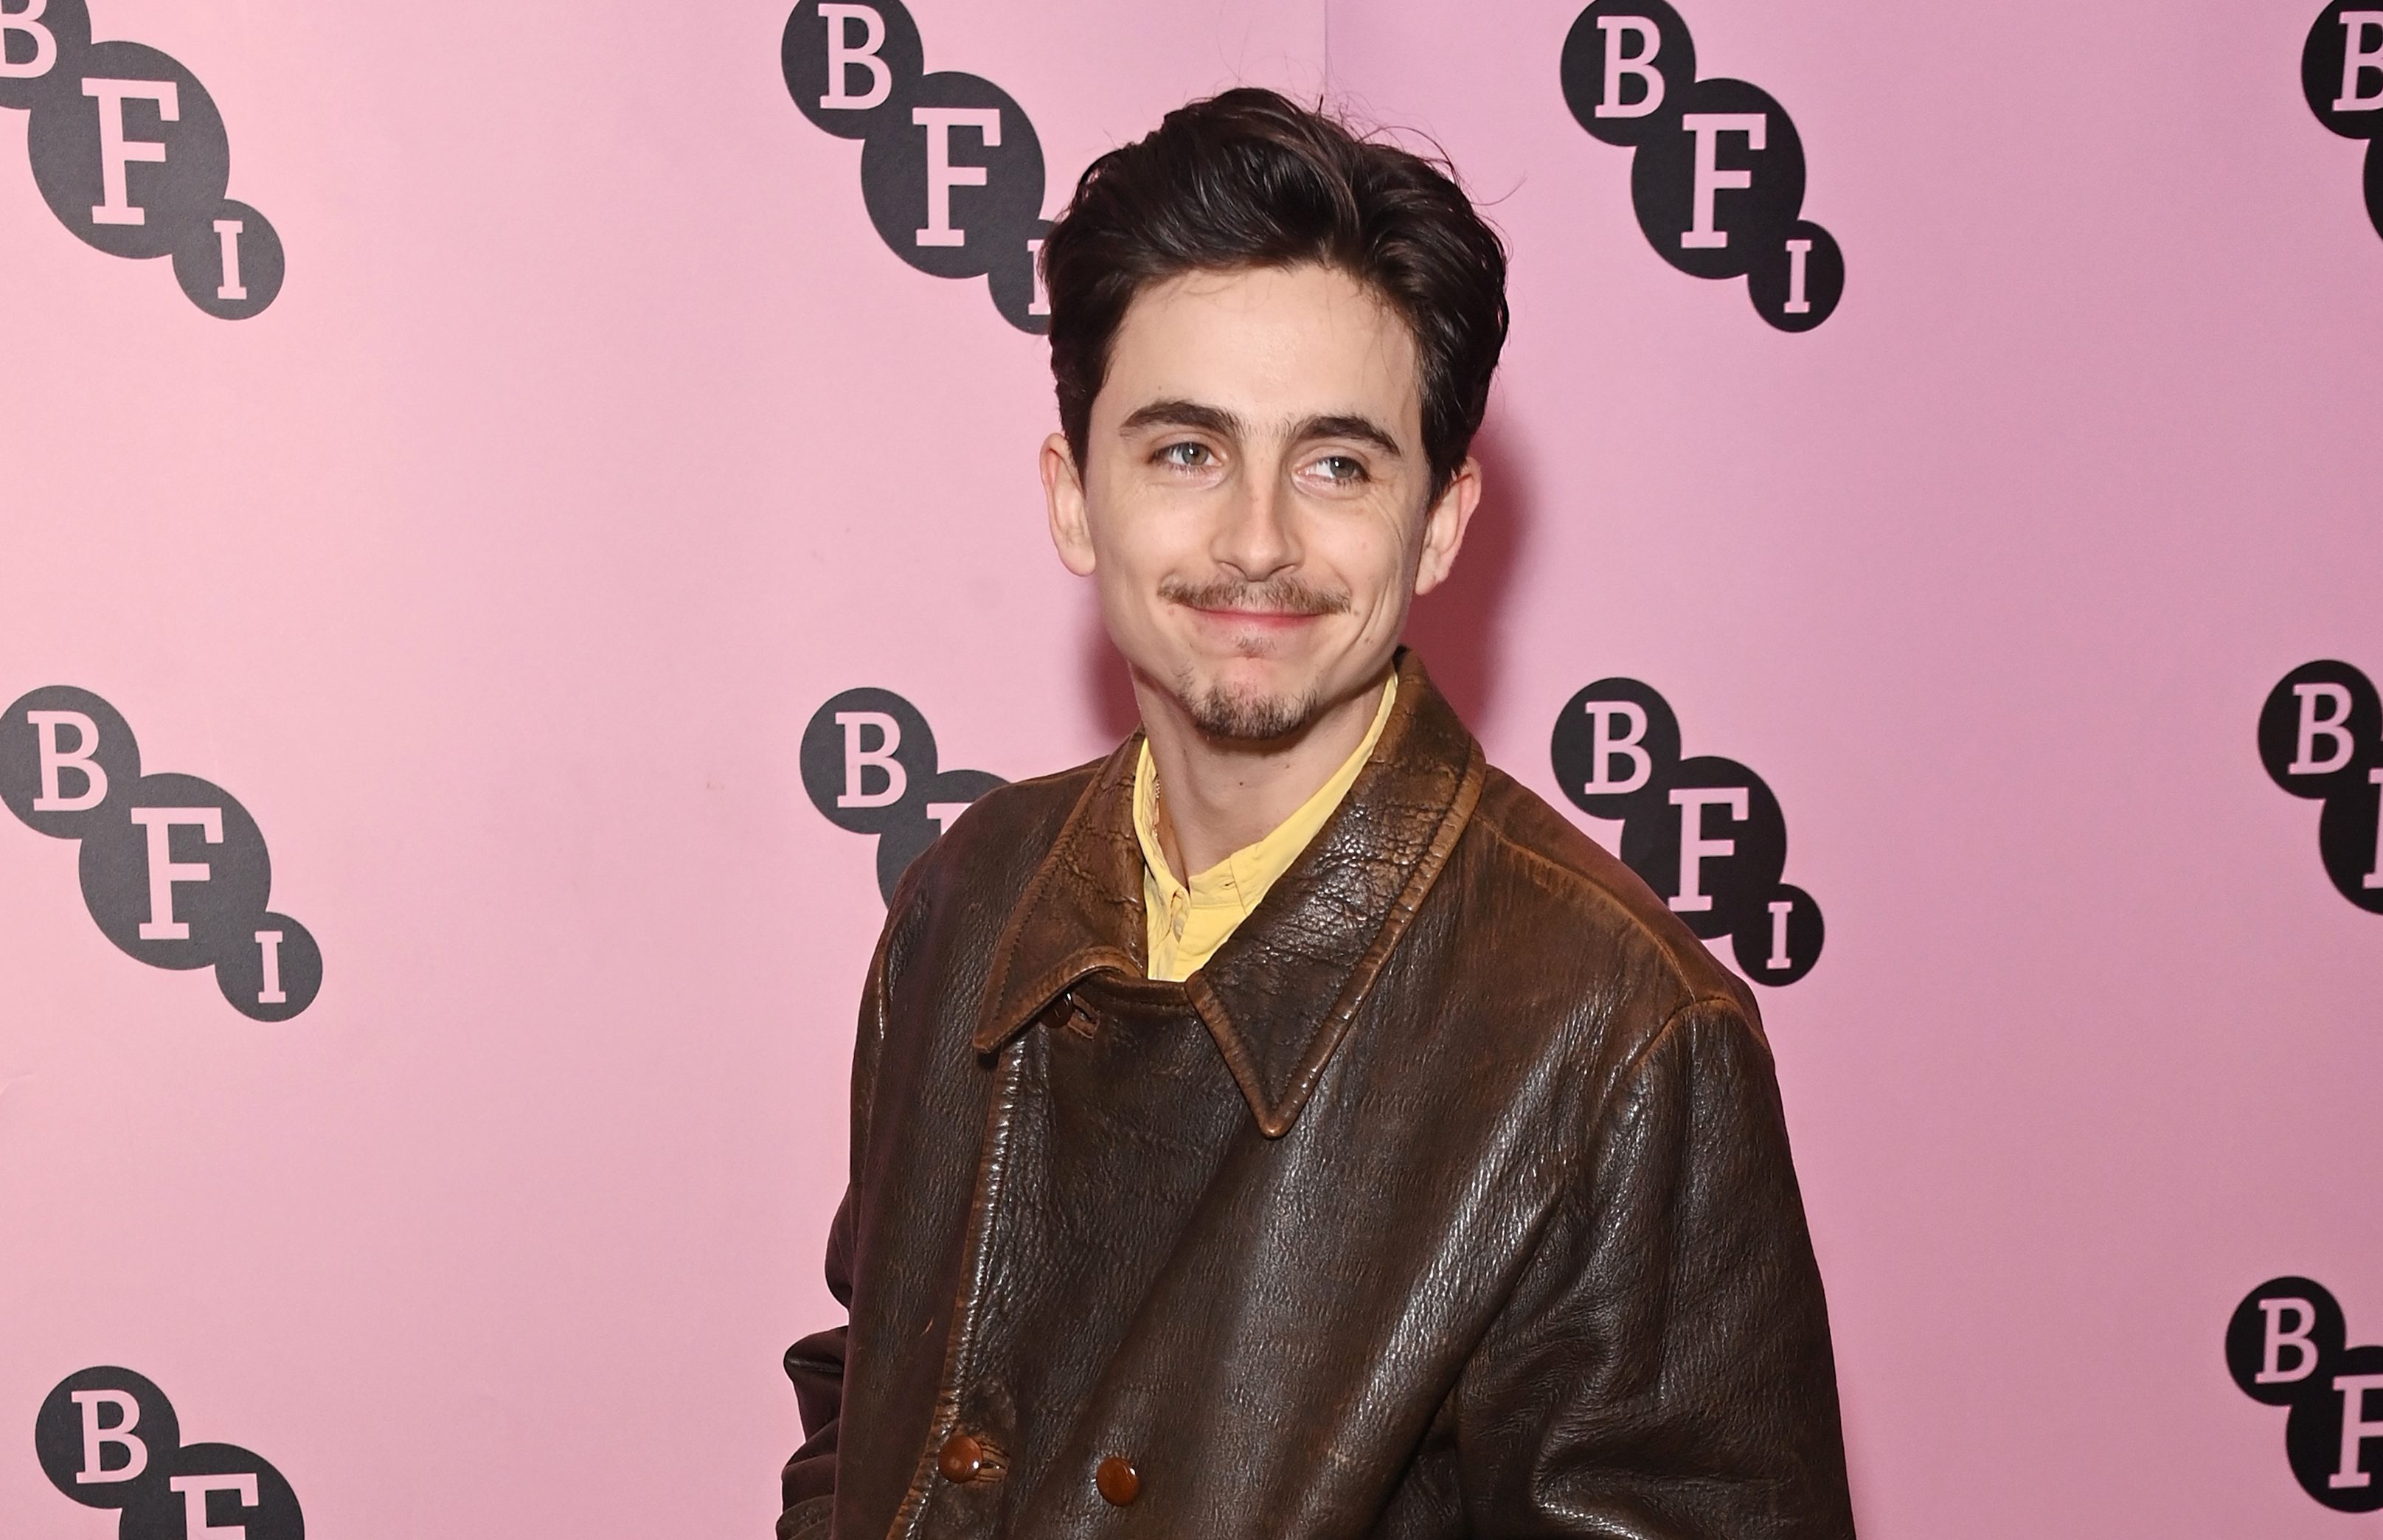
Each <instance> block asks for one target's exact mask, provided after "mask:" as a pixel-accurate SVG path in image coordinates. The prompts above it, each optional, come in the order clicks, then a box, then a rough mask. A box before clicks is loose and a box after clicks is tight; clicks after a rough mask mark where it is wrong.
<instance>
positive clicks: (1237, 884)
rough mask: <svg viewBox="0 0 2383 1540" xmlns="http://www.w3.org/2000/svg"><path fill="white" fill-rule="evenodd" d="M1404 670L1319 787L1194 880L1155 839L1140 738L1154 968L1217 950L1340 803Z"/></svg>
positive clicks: (1151, 789) (1184, 964) (1164, 974)
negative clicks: (1170, 861) (1179, 876)
mask: <svg viewBox="0 0 2383 1540" xmlns="http://www.w3.org/2000/svg"><path fill="white" fill-rule="evenodd" d="M1398 695H1399V676H1398V675H1397V674H1396V673H1392V674H1391V675H1390V678H1389V684H1385V685H1383V686H1382V703H1381V705H1379V706H1378V707H1377V708H1375V709H1374V725H1373V726H1372V727H1370V728H1368V729H1366V731H1365V741H1364V743H1361V744H1359V745H1357V750H1356V752H1355V753H1353V754H1352V755H1350V756H1349V758H1347V759H1346V760H1345V761H1343V762H1342V764H1341V766H1340V769H1339V770H1334V771H1333V772H1332V779H1330V780H1329V781H1327V782H1324V784H1322V785H1321V786H1318V787H1316V788H1315V795H1314V796H1311V797H1309V798H1308V799H1307V800H1306V801H1305V802H1303V803H1301V804H1300V805H1299V810H1298V811H1297V812H1294V813H1292V814H1291V815H1290V817H1289V818H1287V819H1283V820H1282V822H1281V823H1280V824H1279V825H1278V826H1277V827H1276V829H1275V832H1273V833H1271V834H1268V835H1267V836H1266V838H1264V839H1262V840H1260V841H1258V842H1257V843H1256V844H1245V845H1243V846H1241V849H1239V850H1236V851H1234V852H1233V853H1232V854H1231V855H1230V856H1226V857H1225V858H1224V859H1223V860H1221V861H1219V862H1217V863H1216V865H1215V866H1213V867H1210V868H1209V869H1207V870H1205V871H1203V872H1197V873H1194V874H1193V876H1192V878H1191V883H1190V885H1188V886H1187V885H1185V884H1184V883H1181V882H1179V881H1176V880H1175V870H1174V869H1173V868H1172V867H1169V866H1168V865H1167V854H1166V852H1165V850H1164V849H1163V848H1161V846H1160V844H1159V842H1158V770H1157V767H1155V766H1154V765H1153V764H1152V763H1151V759H1150V743H1149V741H1148V740H1147V739H1145V740H1143V742H1142V758H1141V759H1140V760H1139V761H1138V762H1137V763H1136V764H1135V765H1134V768H1133V831H1134V833H1135V834H1137V835H1138V836H1140V838H1141V840H1142V917H1143V918H1144V919H1145V920H1146V921H1147V922H1148V925H1149V934H1150V976H1151V977H1152V978H1153V979H1174V980H1176V981H1181V980H1182V979H1189V978H1190V977H1191V975H1192V974H1193V973H1195V972H1197V971H1198V970H1199V968H1200V967H1201V965H1202V964H1204V963H1205V962H1206V961H1207V960H1208V959H1209V958H1210V957H1212V956H1214V955H1216V948H1218V947H1220V946H1222V945H1224V944H1225V938H1227V937H1228V936H1230V935H1231V934H1232V933H1233V931H1234V930H1235V928H1236V927H1238V926H1239V925H1240V924H1241V921H1242V920H1244V919H1246V918H1249V914H1250V911H1251V910H1253V909H1254V908H1256V907H1257V906H1258V900H1259V899H1261V898H1264V897H1265V896H1266V890H1267V889H1268V888H1271V887H1273V886H1274V884H1275V880H1276V879H1278V878H1279V877H1280V876H1281V875H1282V874H1283V873H1284V872H1286V871H1288V870H1290V863H1291V862H1293V861H1295V860H1297V859H1298V858H1299V853H1300V852H1301V851H1303V850H1305V849H1306V848H1307V845H1308V842H1309V841H1311V840H1313V839H1315V835H1316V832H1318V831H1319V830H1321V829H1322V828H1323V827H1324V820H1325V819H1328V818H1330V817H1331V816H1332V810H1333V809H1334V808H1336V807H1340V799H1341V798H1342V797H1345V796H1347V795H1349V788H1350V787H1351V786H1352V785H1355V784H1356V782H1357V772H1358V771H1359V770H1363V769H1364V768H1365V759H1366V757H1367V756H1369V755H1371V754H1372V753H1373V752H1374V745H1375V744H1376V743H1377V742H1378V741H1379V740H1380V738H1381V736H1382V728H1383V725H1384V724H1385V723H1387V722H1388V721H1389V720H1390V703H1391V702H1392V701H1394V700H1396V699H1397V698H1398Z"/></svg>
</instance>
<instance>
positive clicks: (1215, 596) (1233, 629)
mask: <svg viewBox="0 0 2383 1540" xmlns="http://www.w3.org/2000/svg"><path fill="white" fill-rule="evenodd" d="M1159 596H1160V597H1161V598H1167V599H1171V600H1172V601H1174V602H1175V603H1176V604H1178V605H1180V606H1181V607H1182V608H1184V609H1185V610H1190V611H1191V614H1192V615H1193V616H1195V617H1196V618H1197V619H1198V621H1199V622H1200V624H1201V628H1202V629H1203V630H1206V631H1211V632H1218V633H1223V634H1227V635H1229V636H1233V637H1237V638H1241V639H1249V638H1253V637H1260V636H1264V637H1278V636H1285V635H1289V634H1293V633H1296V632H1298V631H1299V630H1300V629H1301V628H1303V627H1304V626H1310V625H1313V624H1315V622H1318V621H1321V620H1323V619H1324V618H1325V617H1327V616H1328V615H1339V614H1345V613H1346V612H1347V611H1348V610H1349V608H1350V605H1349V596H1348V595H1347V594H1344V593H1340V592H1338V591H1336V590H1332V589H1326V588H1313V587H1310V586H1308V585H1306V584H1304V583H1301V582H1298V581H1296V580H1290V579H1276V580H1274V581H1271V582H1266V583H1233V582H1218V583H1206V584H1199V585H1192V584H1189V583H1172V584H1167V585H1162V586H1161V588H1160V589H1159Z"/></svg>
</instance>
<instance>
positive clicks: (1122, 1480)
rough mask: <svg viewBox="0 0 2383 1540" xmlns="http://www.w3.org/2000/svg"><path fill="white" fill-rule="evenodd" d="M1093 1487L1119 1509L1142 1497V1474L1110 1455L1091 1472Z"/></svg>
mask: <svg viewBox="0 0 2383 1540" xmlns="http://www.w3.org/2000/svg"><path fill="white" fill-rule="evenodd" d="M1093 1485H1094V1486H1097V1487H1099V1488H1100V1490H1101V1496H1102V1497H1106V1498H1107V1499H1108V1500H1109V1501H1110V1502H1111V1503H1114V1504H1115V1505H1116V1506H1117V1507H1119V1508H1123V1507H1124V1506H1125V1505H1126V1504H1128V1503H1130V1502H1131V1501H1133V1500H1134V1498H1136V1497H1141V1496H1142V1472H1139V1471H1136V1470H1135V1469H1134V1468H1133V1467H1132V1466H1130V1465H1129V1464H1127V1463H1126V1462H1125V1461H1124V1460H1119V1459H1118V1458H1117V1456H1115V1455H1111V1456H1109V1457H1108V1458H1107V1459H1106V1460H1102V1461H1101V1463H1100V1465H1099V1467H1098V1468H1097V1469H1096V1470H1094V1471H1093Z"/></svg>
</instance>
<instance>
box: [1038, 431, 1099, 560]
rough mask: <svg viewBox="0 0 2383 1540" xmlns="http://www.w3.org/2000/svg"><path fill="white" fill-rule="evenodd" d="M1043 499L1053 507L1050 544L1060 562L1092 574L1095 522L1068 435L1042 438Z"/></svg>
mask: <svg viewBox="0 0 2383 1540" xmlns="http://www.w3.org/2000/svg"><path fill="white" fill-rule="evenodd" d="M1043 502H1044V503H1046V504H1047V505H1048V506H1049V508H1050V513H1051V544H1053V545H1054V546H1056V547H1057V548H1058V549H1059V561H1060V564H1061V565H1063V566H1065V567H1066V568H1067V569H1068V571H1069V572H1071V573H1075V574H1076V575H1077V576H1078V577H1090V576H1092V575H1093V525H1092V520H1091V518H1090V517H1089V515H1088V514H1087V513H1086V511H1085V508H1084V478H1083V475H1082V473H1080V471H1078V470H1077V468H1076V457H1075V455H1074V454H1073V453H1071V452H1070V451H1069V450H1068V438H1067V435H1065V434H1060V433H1055V434H1053V435H1052V436H1051V437H1048V438H1045V439H1043Z"/></svg>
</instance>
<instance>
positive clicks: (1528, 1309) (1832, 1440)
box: [1455, 999, 1853, 1540]
mask: <svg viewBox="0 0 2383 1540" xmlns="http://www.w3.org/2000/svg"><path fill="white" fill-rule="evenodd" d="M1455 1411H1456V1413H1457V1417H1456V1423H1457V1428H1456V1435H1457V1441H1458V1460H1459V1470H1460V1472H1461V1475H1460V1483H1461V1485H1462V1487H1463V1503H1464V1506H1465V1508H1466V1509H1468V1510H1469V1511H1468V1519H1469V1521H1470V1523H1469V1527H1470V1528H1471V1529H1472V1531H1473V1532H1474V1533H1475V1534H1501V1535H1521V1534H1531V1535H1547V1536H1557V1535H1580V1536H1588V1535H1595V1536H1599V1537H1600V1540H1755V1537H1760V1540H1851V1536H1852V1534H1853V1515H1852V1509H1851V1504H1850V1501H1849V1498H1848V1496H1847V1492H1846V1469H1845V1448H1844V1439H1843V1435H1842V1433H1841V1431H1840V1428H1839V1423H1838V1412H1837V1386H1836V1370H1835V1364H1834V1357H1833V1354H1832V1351H1831V1349H1830V1344H1829V1320H1828V1307H1827V1304H1826V1301H1825V1300H1823V1298H1822V1296H1821V1278H1820V1272H1819V1269H1818V1267H1817V1266H1816V1264H1815V1263H1814V1262H1813V1258H1812V1247H1811V1241H1810V1238H1809V1235H1808V1233H1807V1231H1806V1228H1805V1223H1804V1209H1803V1201H1802V1199H1801V1197H1800V1196H1799V1194H1798V1192H1797V1186H1796V1174H1795V1168H1794V1166H1793V1165H1792V1164H1790V1162H1789V1158H1788V1150H1787V1136H1786V1128H1785V1125H1784V1120H1783V1118H1782V1115H1781V1110H1780V1103H1779V1091H1778V1085H1777V1081H1776V1079H1775V1078H1774V1076H1773V1073H1772V1065H1771V1057H1770V1053H1769V1051H1768V1049H1767V1048H1766V1047H1765V1045H1764V1044H1763V1042H1762V1040H1761V1038H1760V1037H1759V1035H1758V1033H1757V1032H1756V1030H1755V1029H1754V1028H1753V1027H1752V1026H1750V1025H1749V1024H1748V1021H1747V1017H1746V1016H1745V1015H1743V1014H1741V1011H1740V1009H1739V1007H1738V1006H1737V1005H1736V1004H1735V1003H1732V1002H1729V1001H1722V1000H1711V999H1707V1000H1700V1001H1698V1002H1695V1003H1693V1004H1689V1005H1687V1006H1685V1007H1683V1008H1682V1009H1681V1010H1680V1011H1679V1012H1677V1013H1675V1014H1674V1015H1673V1016H1672V1018H1671V1019H1670V1020H1669V1021H1668V1022H1666V1023H1665V1024H1664V1025H1663V1027H1662V1028H1661V1029H1660V1030H1659V1031H1658V1032H1657V1033H1656V1035H1655V1036H1654V1037H1653V1039H1652V1040H1650V1041H1648V1043H1647V1045H1646V1046H1645V1048H1643V1049H1642V1050H1641V1051H1640V1052H1639V1053H1638V1054H1637V1055H1636V1059H1635V1061H1633V1062H1631V1063H1629V1064H1627V1065H1626V1066H1623V1067H1622V1068H1621V1069H1620V1070H1619V1071H1618V1072H1617V1074H1616V1075H1615V1078H1614V1080H1613V1084H1612V1089H1611V1090H1610V1091H1609V1092H1608V1093H1607V1094H1606V1095H1605V1096H1604V1097H1603V1098H1602V1099H1601V1103H1600V1104H1599V1110H1598V1112H1597V1113H1596V1115H1594V1119H1593V1126H1592V1127H1590V1128H1589V1129H1588V1140H1587V1148H1586V1152H1585V1157H1584V1159H1583V1160H1582V1161H1581V1163H1580V1167H1579V1170H1578V1173H1577V1175H1576V1177H1575V1178H1574V1180H1573V1181H1572V1183H1571V1185H1570V1187H1569V1188H1568V1189H1567V1198H1566V1201H1563V1202H1562V1203H1561V1204H1560V1205H1559V1208H1558V1212H1557V1213H1556V1214H1554V1215H1553V1216H1552V1218H1551V1220H1550V1224H1549V1226H1548V1228H1547V1230H1546V1231H1545V1232H1543V1234H1542V1236H1541V1238H1540V1241H1539V1244H1538V1248H1537V1251H1536V1253H1535V1254H1534V1256H1533V1258H1532V1260H1531V1262H1530V1263H1528V1265H1527V1266H1526V1267H1525V1270H1524V1273H1523V1275H1522V1276H1521V1278H1520V1280H1519V1282H1518V1285H1517V1287H1516V1289H1515V1292H1514V1294H1513V1297H1512V1298H1511V1299H1510V1300H1509V1301H1508V1303H1507V1305H1506V1307H1505V1309H1504V1310H1503V1311H1502V1312H1500V1316H1499V1318H1498V1320H1497V1322H1496V1323H1495V1324H1493V1326H1492V1327H1491V1329H1490V1331H1489V1333H1488V1336H1487V1337H1485V1339H1484V1341H1483V1342H1482V1344H1481V1346H1480V1348H1479V1349H1477V1350H1476V1352H1475V1355H1474V1357H1473V1359H1472V1361H1471V1362H1470V1363H1469V1364H1468V1366H1467V1368H1466V1370H1465V1373H1464V1375H1463V1380H1462V1382H1461V1383H1460V1385H1459V1386H1458V1389H1457V1393H1456V1406H1455Z"/></svg>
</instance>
